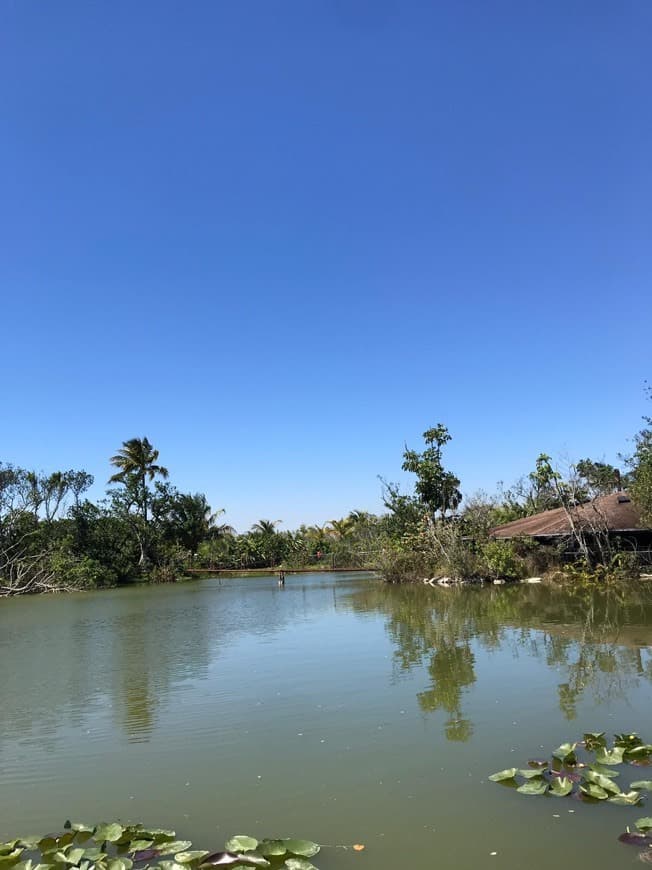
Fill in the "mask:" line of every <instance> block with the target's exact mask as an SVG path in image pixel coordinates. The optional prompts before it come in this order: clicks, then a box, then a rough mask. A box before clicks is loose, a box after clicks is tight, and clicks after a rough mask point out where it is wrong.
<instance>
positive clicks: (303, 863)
mask: <svg viewBox="0 0 652 870" xmlns="http://www.w3.org/2000/svg"><path fill="white" fill-rule="evenodd" d="M283 866H284V867H287V870H317V868H316V867H315V865H314V864H311V863H310V861H307V860H306V859H305V858H288V859H287V860H286V861H285V863H284V864H283Z"/></svg>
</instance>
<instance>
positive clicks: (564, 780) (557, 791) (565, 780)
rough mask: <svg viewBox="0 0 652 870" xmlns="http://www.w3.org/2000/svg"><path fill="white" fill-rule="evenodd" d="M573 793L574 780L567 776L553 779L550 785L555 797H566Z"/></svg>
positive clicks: (551, 792)
mask: <svg viewBox="0 0 652 870" xmlns="http://www.w3.org/2000/svg"><path fill="white" fill-rule="evenodd" d="M572 791H573V780H572V779H570V778H569V777H567V776H561V777H557V778H555V779H553V781H552V782H551V783H550V794H552V795H554V796H555V797H566V796H567V795H569V794H570V793H571V792H572Z"/></svg>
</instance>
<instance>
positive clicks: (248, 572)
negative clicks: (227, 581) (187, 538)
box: [184, 567, 376, 577]
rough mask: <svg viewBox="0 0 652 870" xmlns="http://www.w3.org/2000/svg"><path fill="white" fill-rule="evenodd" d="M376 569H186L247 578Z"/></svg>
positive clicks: (191, 571) (194, 572) (200, 572)
mask: <svg viewBox="0 0 652 870" xmlns="http://www.w3.org/2000/svg"><path fill="white" fill-rule="evenodd" d="M375 570H376V569H375V568H330V567H328V568H186V570H185V572H184V573H186V574H191V575H195V574H196V575H198V576H210V577H243V576H245V577H247V576H251V577H254V576H261V575H265V576H266V575H272V576H273V575H276V574H278V573H279V571H283V572H284V573H285V576H286V577H288V576H289V575H290V574H338V573H346V574H350V573H353V572H360V573H371V572H373V571H375Z"/></svg>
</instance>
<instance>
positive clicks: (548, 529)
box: [490, 492, 649, 538]
mask: <svg viewBox="0 0 652 870" xmlns="http://www.w3.org/2000/svg"><path fill="white" fill-rule="evenodd" d="M570 512H571V516H572V519H573V523H574V524H575V526H576V527H578V528H581V529H583V530H585V531H590V530H591V529H596V530H601V531H609V532H615V533H617V532H639V531H645V530H648V531H649V529H648V527H647V526H645V525H643V523H642V520H641V514H640V511H639V510H638V508H637V507H636V505H635V504H634V502H633V501H631V499H630V497H629V496H628V495H627V493H626V492H614V493H611V494H610V495H603V496H600V497H599V498H596V499H593V501H589V502H586V503H585V504H581V505H576V506H575V507H572V508H571V509H570ZM490 534H491V536H492V537H494V538H524V537H528V538H551V537H557V536H563V535H570V534H571V523H570V519H569V516H568V513H567V512H566V510H565V509H564V508H556V509H555V510H552V511H542V512H541V513H539V514H534V515H533V516H531V517H524V518H523V519H522V520H514V521H513V522H511V523H505V525H503V526H496V528H495V529H492V530H491V533H490Z"/></svg>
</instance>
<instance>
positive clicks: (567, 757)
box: [552, 743, 577, 764]
mask: <svg viewBox="0 0 652 870" xmlns="http://www.w3.org/2000/svg"><path fill="white" fill-rule="evenodd" d="M576 748H577V743H562V744H561V746H558V747H557V749H555V751H554V752H553V753H552V756H553V758H557V759H558V760H559V761H561V762H562V763H563V764H575V762H576V761H577V757H576V755H575V749H576Z"/></svg>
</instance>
